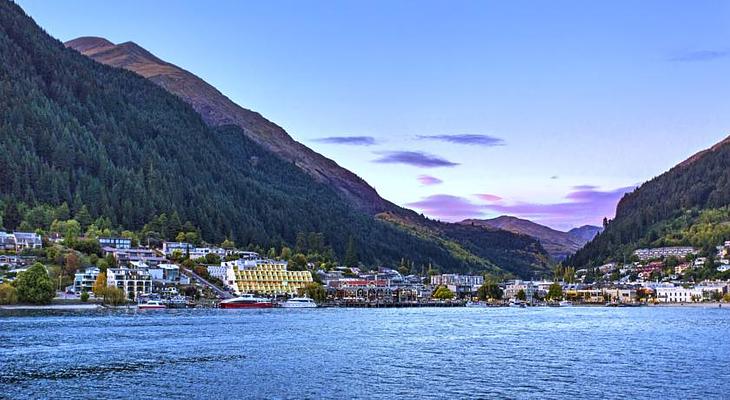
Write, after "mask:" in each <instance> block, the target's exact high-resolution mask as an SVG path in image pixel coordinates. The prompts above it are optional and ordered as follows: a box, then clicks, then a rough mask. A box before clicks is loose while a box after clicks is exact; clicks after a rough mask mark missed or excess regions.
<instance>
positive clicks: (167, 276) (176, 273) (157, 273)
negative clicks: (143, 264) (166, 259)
mask: <svg viewBox="0 0 730 400" xmlns="http://www.w3.org/2000/svg"><path fill="white" fill-rule="evenodd" d="M147 271H148V272H149V273H150V278H152V280H153V281H158V282H168V283H170V282H177V281H179V280H180V267H179V266H178V265H175V264H159V265H158V266H157V267H156V268H149V269H148V270H147Z"/></svg>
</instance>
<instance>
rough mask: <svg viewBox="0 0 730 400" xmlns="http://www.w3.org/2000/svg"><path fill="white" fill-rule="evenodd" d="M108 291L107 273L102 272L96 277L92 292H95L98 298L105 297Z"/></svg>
mask: <svg viewBox="0 0 730 400" xmlns="http://www.w3.org/2000/svg"><path fill="white" fill-rule="evenodd" d="M105 290H106V272H101V273H99V275H97V276H96V280H95V281H94V285H92V286H91V291H92V292H94V296H96V297H104V291H105Z"/></svg>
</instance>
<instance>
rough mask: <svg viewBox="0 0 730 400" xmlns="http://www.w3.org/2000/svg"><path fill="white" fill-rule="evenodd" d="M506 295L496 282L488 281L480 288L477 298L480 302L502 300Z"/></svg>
mask: <svg viewBox="0 0 730 400" xmlns="http://www.w3.org/2000/svg"><path fill="white" fill-rule="evenodd" d="M503 295H504V293H503V292H502V288H500V287H499V285H497V284H496V283H495V282H492V281H487V282H484V284H483V285H482V286H479V289H478V290H477V296H478V297H479V300H490V299H493V300H501V299H502V296H503Z"/></svg>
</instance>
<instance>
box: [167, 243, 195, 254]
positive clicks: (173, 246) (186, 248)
mask: <svg viewBox="0 0 730 400" xmlns="http://www.w3.org/2000/svg"><path fill="white" fill-rule="evenodd" d="M194 249H195V246H193V245H192V244H190V243H185V242H162V252H163V253H164V254H165V255H166V256H168V257H169V256H171V255H172V253H174V252H175V251H179V252H180V253H181V254H182V255H186V254H189V253H190V252H192V251H193V250H194Z"/></svg>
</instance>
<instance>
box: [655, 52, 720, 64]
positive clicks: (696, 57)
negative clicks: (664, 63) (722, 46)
mask: <svg viewBox="0 0 730 400" xmlns="http://www.w3.org/2000/svg"><path fill="white" fill-rule="evenodd" d="M728 56H730V51H728V50H695V51H688V52H684V53H681V54H678V55H676V56H674V57H671V58H670V59H669V61H676V62H698V61H712V60H717V59H718V58H725V57H728Z"/></svg>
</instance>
